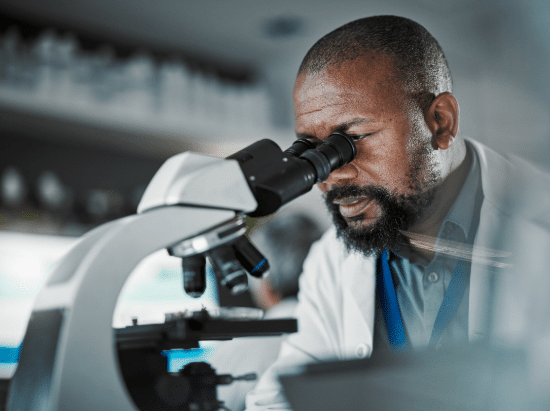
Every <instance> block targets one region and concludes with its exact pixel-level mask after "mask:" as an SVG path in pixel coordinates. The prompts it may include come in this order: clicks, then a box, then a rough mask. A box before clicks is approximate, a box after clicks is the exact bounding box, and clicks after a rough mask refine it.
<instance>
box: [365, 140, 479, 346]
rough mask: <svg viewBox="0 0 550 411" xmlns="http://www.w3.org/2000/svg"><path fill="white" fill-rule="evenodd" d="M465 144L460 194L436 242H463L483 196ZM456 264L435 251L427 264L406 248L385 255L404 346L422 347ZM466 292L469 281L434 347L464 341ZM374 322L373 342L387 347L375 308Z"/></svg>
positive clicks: (472, 227) (476, 218)
mask: <svg viewBox="0 0 550 411" xmlns="http://www.w3.org/2000/svg"><path fill="white" fill-rule="evenodd" d="M466 147H467V150H468V151H469V153H470V155H471V158H472V164H471V167H470V170H469V173H468V176H467V177H466V181H465V182H464V185H463V186H462V188H461V190H460V194H459V195H458V197H457V199H456V201H455V202H454V204H453V206H452V207H451V209H450V210H449V213H448V214H447V216H446V217H445V219H444V221H443V224H442V225H441V228H440V230H439V233H438V235H437V240H436V246H437V245H438V243H440V242H441V240H446V241H453V242H459V243H463V244H464V243H466V240H467V238H468V236H469V234H470V231H471V230H473V233H474V234H475V232H476V231H477V226H478V222H479V212H480V209H481V203H482V200H483V193H482V190H481V171H480V166H479V160H478V159H477V157H476V154H475V152H474V150H473V149H472V148H471V147H469V145H468V143H466ZM473 237H474V236H472V238H473ZM470 245H471V244H470ZM457 263H458V259H457V258H456V257H453V256H449V255H446V254H443V253H440V252H436V253H435V256H434V258H433V260H432V261H431V262H428V261H427V260H426V259H425V258H423V256H422V255H421V254H420V253H418V252H414V250H413V249H412V248H411V247H409V246H404V247H401V248H400V249H398V250H396V251H395V252H391V253H390V267H391V270H392V274H393V277H394V283H395V284H396V289H395V291H396V296H397V302H398V304H399V309H400V312H401V317H402V319H403V326H404V328H405V334H406V336H407V342H408V344H409V347H412V348H421V347H425V346H427V345H428V343H429V341H430V337H431V334H432V329H433V326H434V322H435V319H436V316H437V313H438V312H439V308H440V306H441V303H442V301H443V297H444V295H445V292H446V290H447V287H448V286H449V283H450V282H451V278H452V276H453V273H454V270H455V268H456V265H457ZM466 263H467V264H466V269H467V272H468V278H469V272H470V263H469V262H468V261H467V262H466ZM468 296H469V285H468V286H467V287H466V291H465V293H464V297H463V299H462V302H461V304H460V306H459V308H458V311H457V313H456V315H455V316H454V317H453V319H452V321H451V322H450V323H449V325H448V326H447V328H446V329H445V331H444V332H443V334H442V336H441V339H440V341H439V343H438V346H440V345H442V344H448V343H451V344H458V343H465V342H467V341H468ZM375 324H376V325H375V328H376V330H375V344H377V343H378V344H381V343H382V344H385V345H386V346H389V339H388V336H387V330H386V328H385V324H384V319H383V316H382V312H381V310H380V308H379V306H377V310H376V320H375ZM376 334H378V335H376Z"/></svg>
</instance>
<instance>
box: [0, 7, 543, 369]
mask: <svg viewBox="0 0 550 411" xmlns="http://www.w3.org/2000/svg"><path fill="white" fill-rule="evenodd" d="M375 14H397V15H402V16H406V17H410V18H412V19H414V20H416V21H418V22H419V23H421V24H423V25H424V26H425V27H426V28H427V29H428V30H430V31H431V33H432V34H433V35H434V36H435V37H436V38H437V39H438V40H439V41H440V43H441V45H442V46H443V49H444V50H445V53H446V55H447V58H448V60H449V64H450V67H451V70H452V73H453V76H454V86H455V95H456V97H457V99H458V101H459V104H460V109H461V120H460V130H461V132H462V133H463V134H464V135H468V136H471V137H473V138H475V139H477V140H479V141H481V142H483V143H485V144H487V145H488V146H490V147H492V148H494V149H495V150H497V151H500V152H503V153H514V154H517V155H520V156H523V157H525V158H527V159H528V160H530V161H532V162H534V163H536V164H538V165H540V166H541V167H542V168H545V169H550V160H549V156H550V119H549V115H548V114H549V113H550V75H549V74H548V73H549V70H548V67H549V63H550V4H549V3H548V2H547V1H545V0H526V1H522V0H501V1H497V0H489V1H484V2H480V1H478V0H464V1H456V0H437V1H436V0H406V1H405V0H372V1H358V0H341V1H338V2H334V1H319V0H305V1H300V0H279V1H271V2H258V1H251V0H233V1H221V0H202V1H184V0H161V1H155V2H153V1H148V0H116V1H113V0H109V1H108V0H94V1H67V0H2V2H1V3H0V144H1V146H0V371H1V367H2V364H4V365H5V364H12V363H14V362H15V361H16V359H17V352H18V347H19V344H20V342H21V339H22V338H23V334H24V330H25V327H26V321H27V320H28V316H29V314H30V310H31V307H32V302H33V299H34V297H35V296H36V293H37V292H38V290H39V288H40V286H41V284H42V283H43V282H44V279H45V278H46V276H47V274H48V272H49V271H50V270H51V266H52V264H54V263H55V261H56V260H57V259H58V258H59V257H60V256H62V255H63V254H64V253H65V252H66V251H67V250H68V248H69V247H71V246H72V245H73V244H74V243H75V242H76V241H77V238H78V237H79V236H80V235H82V234H83V233H85V232H86V231H88V230H90V229H91V228H93V227H95V226H97V225H99V224H101V223H104V222H106V221H109V220H111V219H114V218H119V217H122V216H125V215H128V214H132V213H134V212H135V209H136V206H137V203H138V202H139V199H140V197H141V194H142V193H143V190H144V189H145V187H146V185H147V183H148V182H149V180H150V179H151V177H152V176H153V174H154V173H155V171H156V170H157V169H158V167H160V165H161V164H162V163H163V161H164V160H165V159H167V158H168V157H170V156H171V155H173V154H176V153H179V152H182V151H186V150H193V151H199V152H204V153H209V154H213V155H218V156H227V155H229V154H232V153H233V152H235V151H237V150H239V149H240V148H242V147H244V146H246V145H248V144H250V143H252V142H254V141H256V140H258V139H260V138H270V139H273V140H275V141H276V142H278V143H279V144H280V145H281V146H288V145H289V144H290V143H291V142H292V141H293V135H294V132H293V115H292V98H291V94H292V86H293V81H294V77H295V74H296V71H297V68H298V66H299V64H300V61H301V59H302V57H303V55H304V54H305V53H306V51H307V50H308V48H309V47H310V46H311V45H312V44H313V43H314V42H315V41H316V40H317V39H319V38H320V37H321V36H322V35H324V34H326V33H328V32H329V31H331V30H333V29H335V28H336V27H338V26H340V25H342V24H344V23H346V22H348V21H351V20H354V19H356V18H359V17H363V16H368V15H375ZM316 196H317V193H312V194H311V195H310V196H309V197H307V198H305V199H303V200H301V201H300V202H299V203H298V204H297V205H294V207H297V208H302V209H306V210H307V211H308V212H310V213H311V214H314V215H315V216H317V217H318V219H319V220H320V222H321V224H325V226H326V225H327V224H328V221H327V219H326V215H325V214H324V210H323V206H322V204H321V203H320V202H319V201H317V198H316ZM144 264H145V266H146V267H148V268H147V269H146V270H145V271H143V270H142V271H139V270H138V271H139V273H136V274H135V275H134V276H133V278H132V281H129V283H128V287H127V289H126V294H125V296H126V297H125V298H126V300H124V299H123V301H122V300H121V304H120V307H119V308H120V311H119V312H118V314H117V315H115V318H114V322H115V323H116V322H117V321H118V322H120V323H121V324H122V323H124V322H129V321H131V318H130V317H132V315H135V316H137V317H140V319H143V320H145V321H149V320H150V321H155V320H156V315H157V314H158V312H160V311H162V310H166V309H169V308H174V307H182V306H185V305H186V304H190V301H188V300H185V296H184V295H183V291H181V292H180V291H178V292H177V293H176V292H175V291H174V290H180V288H178V287H179V284H180V282H181V280H180V278H179V275H178V274H177V272H176V270H177V267H176V266H177V264H176V265H174V264H175V263H174V261H172V260H170V259H169V257H167V256H166V255H159V256H152V257H151V258H150V260H148V261H147V262H145V263H144ZM176 284H177V286H176ZM211 286H212V288H211V289H209V290H210V291H209V292H208V293H206V296H205V297H204V298H205V300H204V301H201V302H199V304H213V305H216V304H218V303H220V299H221V296H218V292H217V290H216V286H215V284H212V285H211ZM171 303H173V304H172V305H170V304H171ZM167 305H168V306H170V307H168V308H167ZM236 305H239V303H236ZM155 310H156V311H155ZM6 367H7V366H6Z"/></svg>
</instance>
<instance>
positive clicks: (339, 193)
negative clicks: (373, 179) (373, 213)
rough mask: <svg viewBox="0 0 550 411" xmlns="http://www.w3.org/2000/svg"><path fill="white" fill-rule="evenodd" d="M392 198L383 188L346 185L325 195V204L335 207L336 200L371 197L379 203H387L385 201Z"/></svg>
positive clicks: (335, 188)
mask: <svg viewBox="0 0 550 411" xmlns="http://www.w3.org/2000/svg"><path fill="white" fill-rule="evenodd" d="M389 196H390V193H389V192H388V190H386V189H385V188H384V187H381V186H374V185H369V186H359V185H356V184H346V185H342V186H334V187H332V188H331V189H330V190H328V191H327V192H326V193H325V194H324V197H325V202H326V203H327V205H328V206H329V207H334V206H335V204H334V200H336V199H342V198H346V197H369V198H370V199H373V200H377V201H378V202H379V203H385V200H386V199H387V198H388V197H389Z"/></svg>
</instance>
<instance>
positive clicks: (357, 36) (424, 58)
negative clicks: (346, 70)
mask: <svg viewBox="0 0 550 411" xmlns="http://www.w3.org/2000/svg"><path fill="white" fill-rule="evenodd" d="M369 53H384V54H386V55H387V56H389V57H390V58H392V60H393V62H394V64H395V68H396V70H397V72H398V75H399V78H400V79H401V80H402V81H403V83H404V86H405V88H406V89H407V91H409V92H411V93H415V94H425V93H429V94H431V95H433V96H437V95H439V94H441V93H443V92H445V91H447V92H452V78H451V72H450V70H449V66H448V64H447V60H446V58H445V55H444V53H443V50H442V49H441V46H440V45H439V43H438V42H437V40H436V39H435V38H434V37H433V36H432V35H431V34H430V33H429V32H428V31H427V30H426V29H425V28H424V27H423V26H421V25H420V24H418V23H416V22H414V21H412V20H410V19H406V18H403V17H397V16H374V17H367V18H363V19H359V20H355V21H352V22H351V23H348V24H345V25H344V26H342V27H340V28H338V29H336V30H334V31H332V32H331V33H329V34H327V35H326V36H324V37H323V38H321V39H320V40H319V41H318V42H317V43H315V45H313V47H312V48H311V49H310V50H309V51H308V53H307V54H306V56H305V57H304V60H303V61H302V64H301V66H300V69H299V74H318V73H320V72H322V71H323V70H325V69H326V68H327V67H329V66H335V67H338V66H341V65H342V64H344V63H346V62H349V61H350V60H356V59H357V58H359V57H363V56H365V55H367V54H369Z"/></svg>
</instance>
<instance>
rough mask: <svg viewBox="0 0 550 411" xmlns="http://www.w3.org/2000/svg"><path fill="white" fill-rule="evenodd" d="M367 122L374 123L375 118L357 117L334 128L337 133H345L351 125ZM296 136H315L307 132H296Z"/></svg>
mask: <svg viewBox="0 0 550 411" xmlns="http://www.w3.org/2000/svg"><path fill="white" fill-rule="evenodd" d="M367 123H374V120H373V119H372V118H370V117H356V118H354V119H352V120H350V121H346V122H345V123H341V124H338V125H337V126H336V128H335V129H334V132H337V133H345V132H346V131H348V129H349V128H350V127H351V126H356V125H358V124H367ZM296 137H298V138H313V137H315V136H312V135H309V134H307V133H296Z"/></svg>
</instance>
